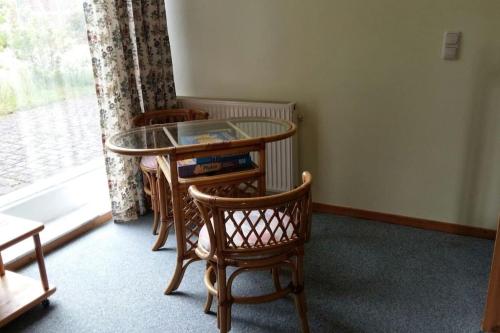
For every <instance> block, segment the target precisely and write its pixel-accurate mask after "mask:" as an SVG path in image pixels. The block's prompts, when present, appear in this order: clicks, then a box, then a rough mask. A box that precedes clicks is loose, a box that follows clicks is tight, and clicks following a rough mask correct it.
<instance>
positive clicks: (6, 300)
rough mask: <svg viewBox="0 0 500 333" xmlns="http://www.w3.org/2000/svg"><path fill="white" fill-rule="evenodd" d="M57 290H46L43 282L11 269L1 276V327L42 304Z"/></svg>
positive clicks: (53, 288)
mask: <svg viewBox="0 0 500 333" xmlns="http://www.w3.org/2000/svg"><path fill="white" fill-rule="evenodd" d="M55 291H56V288H55V287H54V286H50V287H49V290H44V289H43V286H42V282H41V281H40V280H35V279H32V278H30V277H26V276H23V275H21V274H17V273H14V272H11V271H5V275H4V276H2V277H1V278H0V327H2V326H4V325H6V324H7V323H8V322H10V321H11V320H13V319H15V318H17V317H18V316H19V315H21V314H23V313H24V312H26V311H28V310H29V309H31V308H32V307H34V306H36V305H38V304H40V303H41V302H42V301H43V300H45V299H47V298H48V297H49V296H50V295H52V294H53V293H54V292H55Z"/></svg>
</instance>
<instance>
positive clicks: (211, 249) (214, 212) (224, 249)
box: [189, 172, 311, 333]
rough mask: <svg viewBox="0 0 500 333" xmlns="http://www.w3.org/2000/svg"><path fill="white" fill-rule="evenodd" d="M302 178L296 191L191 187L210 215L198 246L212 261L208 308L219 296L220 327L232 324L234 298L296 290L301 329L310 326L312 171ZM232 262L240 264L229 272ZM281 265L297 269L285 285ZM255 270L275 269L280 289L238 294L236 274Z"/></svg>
mask: <svg viewBox="0 0 500 333" xmlns="http://www.w3.org/2000/svg"><path fill="white" fill-rule="evenodd" d="M302 179H303V183H302V185H301V186H299V187H297V188H296V189H294V190H292V191H289V192H285V193H280V194H275V195H270V196H265V197H253V198H225V197H217V196H212V195H209V194H206V193H203V192H201V191H199V190H198V189H197V188H196V187H195V186H191V187H190V188H189V193H190V195H191V196H192V197H193V200H194V202H195V204H196V206H197V207H198V209H199V210H200V213H201V215H202V216H203V219H204V221H205V225H204V226H203V228H202V229H201V231H200V236H199V239H198V247H197V248H196V254H197V255H198V256H199V257H200V258H202V259H205V260H206V261H207V268H206V271H205V277H204V281H205V285H206V287H207V290H208V297H207V302H206V304H205V312H209V311H210V307H211V304H212V300H213V297H214V296H215V297H216V298H217V303H218V308H217V319H218V320H217V322H218V327H219V329H220V332H222V333H225V332H228V331H229V330H230V329H231V307H232V304H233V303H261V302H268V301H272V300H275V299H278V298H280V297H284V296H285V295H287V294H288V293H293V294H294V296H295V304H296V307H297V311H298V314H299V317H300V321H301V327H302V331H303V332H309V324H308V320H307V307H306V300H305V295H304V264H303V261H304V243H305V242H306V240H307V239H308V238H309V235H310V225H311V222H310V221H311V195H310V188H311V174H310V173H309V172H304V173H303V174H302ZM227 267H235V268H236V269H235V270H234V271H232V273H231V274H229V276H227V275H226V268H227ZM281 268H288V269H290V270H291V273H292V274H291V275H292V279H291V282H290V283H289V284H288V285H287V286H286V287H282V286H281V283H280V276H279V274H280V269H281ZM252 270H271V272H272V278H273V282H274V286H275V288H276V291H274V292H271V293H269V294H266V295H260V296H244V297H243V296H234V295H233V293H232V288H233V283H234V280H235V278H236V277H237V276H238V275H240V274H241V273H243V272H247V271H252Z"/></svg>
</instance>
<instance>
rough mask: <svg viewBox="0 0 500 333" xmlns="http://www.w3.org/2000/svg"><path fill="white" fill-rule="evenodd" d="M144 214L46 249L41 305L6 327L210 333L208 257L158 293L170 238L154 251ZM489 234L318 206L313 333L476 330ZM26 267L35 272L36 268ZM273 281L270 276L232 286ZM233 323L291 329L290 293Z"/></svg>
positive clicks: (240, 308) (309, 262)
mask: <svg viewBox="0 0 500 333" xmlns="http://www.w3.org/2000/svg"><path fill="white" fill-rule="evenodd" d="M150 227H151V216H146V217H143V218H142V219H141V220H140V221H139V222H138V223H133V224H127V225H118V224H114V223H108V224H106V225H104V226H102V227H100V228H98V229H96V230H94V231H92V232H90V233H88V234H86V235H85V236H83V237H81V238H80V239H78V240H76V241H74V242H72V243H70V244H68V245H66V246H65V247H63V248H61V249H59V250H57V251H55V252H53V253H51V254H49V255H47V256H46V264H47V270H48V274H49V281H50V282H51V283H53V284H55V285H56V286H57V292H56V293H55V294H54V295H53V296H52V298H51V305H50V307H49V308H48V309H44V308H42V307H41V306H38V307H36V308H35V309H33V310H31V311H29V312H28V313H26V314H25V315H23V316H22V317H20V318H18V319H16V320H15V321H13V322H12V323H10V324H9V325H8V326H6V327H4V328H2V329H0V331H1V332H2V333H4V332H5V333H9V332H44V333H45V332H47V333H56V332H69V333H78V332H86V333H87V332H217V328H216V327H217V326H216V317H215V315H207V314H204V313H203V303H204V300H205V289H204V285H203V282H202V276H203V268H204V264H203V263H202V262H197V263H195V264H193V265H191V266H190V267H189V268H188V270H187V272H186V275H185V276H184V280H183V282H182V284H181V286H180V288H179V292H177V293H176V294H174V295H170V296H165V295H164V294H163V290H164V288H165V287H166V285H167V282H168V281H169V278H170V276H171V272H172V271H173V268H174V262H175V248H174V246H175V242H174V238H173V237H172V236H173V235H171V236H170V238H169V240H168V243H167V246H166V248H165V249H163V250H161V251H158V252H152V251H151V250H150V247H151V244H152V242H153V240H154V237H153V236H152V235H151V232H150ZM492 249H493V242H492V241H488V240H482V239H476V238H470V237H463V236H455V235H449V234H444V233H439V232H432V231H425V230H419V229H413V228H408V227H402V226H395V225H389V224H383V223H376V222H370V221H364V220H359V219H352V218H346V217H338V216H332V215H324V214H315V215H314V219H313V237H312V239H311V242H310V243H309V244H308V246H307V249H306V251H307V252H306V296H307V302H308V308H309V322H310V326H311V332H369V333H375V332H404V333H407V332H439V333H447V332H452V333H455V332H480V323H481V318H482V313H483V308H484V302H485V298H486V289H487V283H488V274H489V267H490V261H491V255H492ZM21 272H22V273H24V274H27V275H30V276H33V277H37V276H38V275H37V274H38V271H37V267H36V265H30V266H28V267H26V268H24V269H23V270H22V271H21ZM252 289H253V290H255V291H256V292H263V291H264V289H266V290H267V289H272V283H271V279H270V274H268V272H264V273H262V274H257V275H252V276H246V277H243V278H242V279H241V280H240V281H239V283H237V286H236V290H244V291H245V292H246V291H248V290H252ZM232 314H233V322H232V332H299V321H298V317H297V315H296V312H295V307H294V303H293V300H292V298H291V297H289V298H285V299H282V300H279V301H276V302H272V303H266V304H260V305H238V304H236V305H234V306H233V312H232Z"/></svg>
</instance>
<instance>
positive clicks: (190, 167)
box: [164, 121, 253, 178]
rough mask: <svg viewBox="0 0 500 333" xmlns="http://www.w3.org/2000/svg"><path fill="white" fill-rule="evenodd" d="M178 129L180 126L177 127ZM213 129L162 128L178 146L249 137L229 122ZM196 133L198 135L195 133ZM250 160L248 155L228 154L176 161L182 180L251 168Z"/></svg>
mask: <svg viewBox="0 0 500 333" xmlns="http://www.w3.org/2000/svg"><path fill="white" fill-rule="evenodd" d="M177 126H178V127H179V126H181V124H178V125H177ZM216 126H217V127H215V128H209V129H207V128H205V129H204V130H200V129H197V128H182V127H181V128H170V129H168V128H167V127H165V128H164V131H165V133H166V134H167V136H168V137H169V138H170V140H171V141H172V143H173V144H174V145H176V146H179V145H181V146H182V145H195V144H211V143H220V142H228V141H233V140H237V139H240V138H241V137H243V138H248V137H249V136H248V135H247V134H246V133H245V132H243V131H242V130H241V129H239V128H238V127H236V126H235V125H234V124H232V123H231V122H230V121H227V122H225V123H222V124H217V125H216ZM197 132H198V133H197ZM252 165H253V164H252V159H251V157H250V153H243V154H230V155H223V156H204V157H196V158H191V159H187V160H183V161H178V162H177V166H178V173H179V176H180V177H182V178H186V177H193V176H197V175H202V174H207V173H212V172H217V171H227V172H230V171H235V170H238V169H245V168H249V167H251V166H252Z"/></svg>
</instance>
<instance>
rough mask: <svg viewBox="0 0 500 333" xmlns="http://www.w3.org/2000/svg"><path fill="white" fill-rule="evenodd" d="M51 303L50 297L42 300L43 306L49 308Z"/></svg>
mask: <svg viewBox="0 0 500 333" xmlns="http://www.w3.org/2000/svg"><path fill="white" fill-rule="evenodd" d="M49 305H50V301H49V300H48V299H44V300H43V301H42V306H43V307H44V308H48V307H49Z"/></svg>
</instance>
